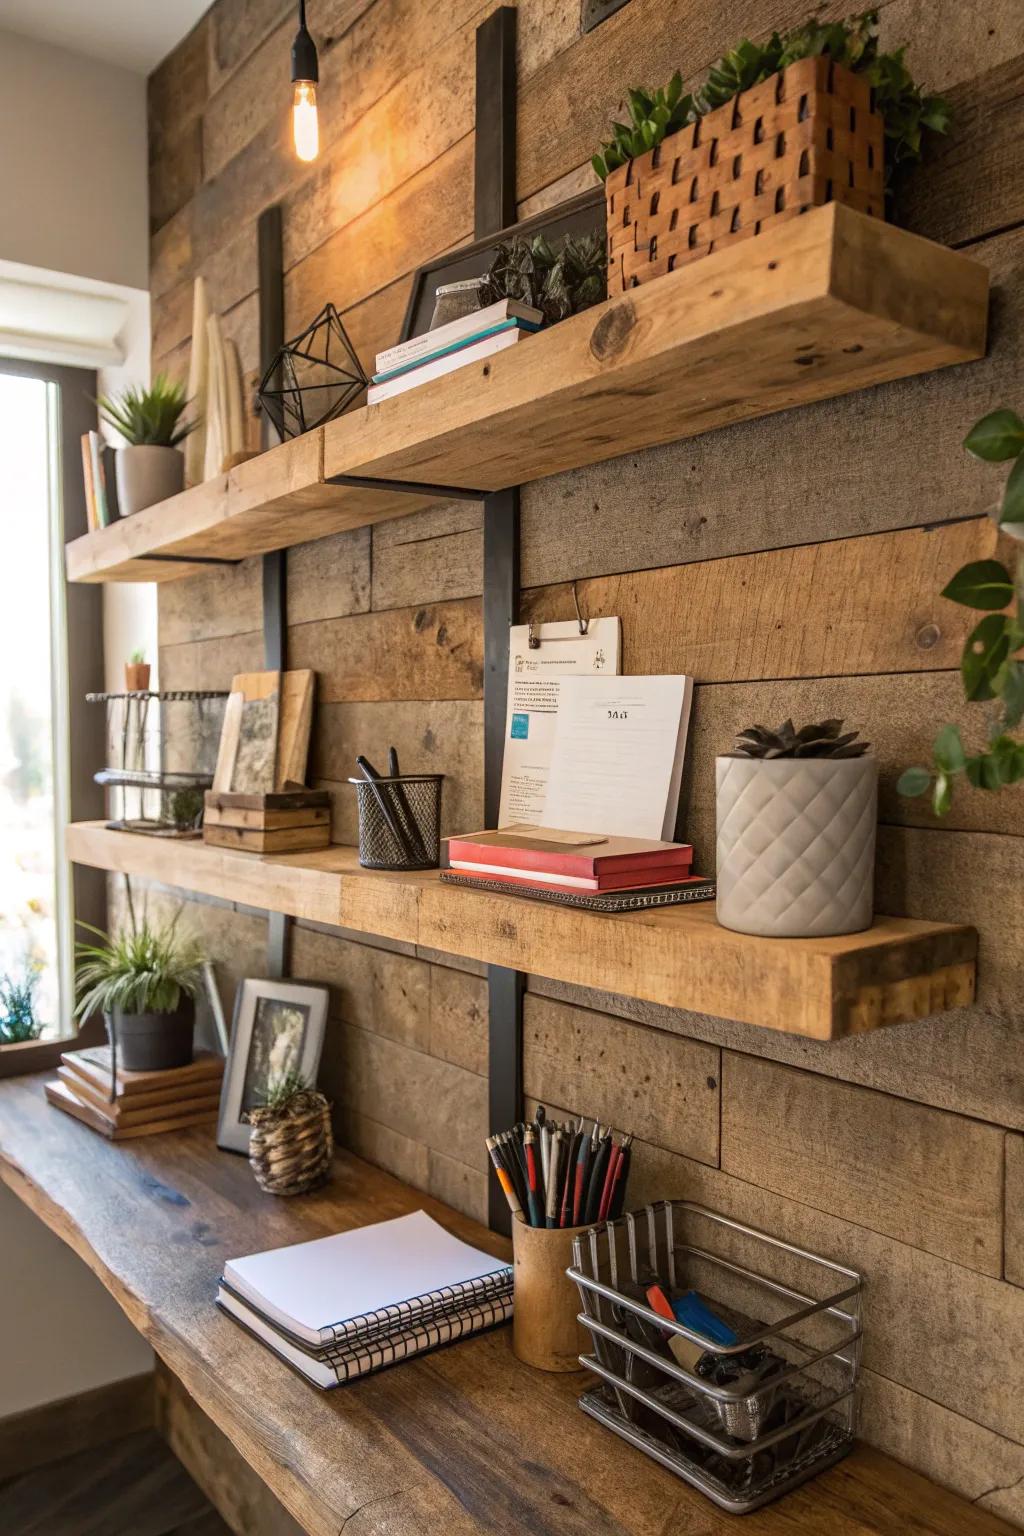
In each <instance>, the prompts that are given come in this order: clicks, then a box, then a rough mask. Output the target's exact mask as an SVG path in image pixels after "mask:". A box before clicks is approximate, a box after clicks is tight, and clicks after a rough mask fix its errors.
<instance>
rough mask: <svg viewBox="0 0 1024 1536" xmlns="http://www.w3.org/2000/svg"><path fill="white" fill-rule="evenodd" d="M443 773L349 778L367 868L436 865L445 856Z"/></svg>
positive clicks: (362, 859)
mask: <svg viewBox="0 0 1024 1536" xmlns="http://www.w3.org/2000/svg"><path fill="white" fill-rule="evenodd" d="M443 781H444V774H443V773H402V774H399V775H398V776H397V777H394V778H385V777H381V778H379V779H349V783H350V784H354V785H355V787H356V801H357V804H358V807H359V862H360V864H361V865H362V866H363V868H364V869H436V868H437V866H438V865H439V863H440V862H441V785H442V783H443Z"/></svg>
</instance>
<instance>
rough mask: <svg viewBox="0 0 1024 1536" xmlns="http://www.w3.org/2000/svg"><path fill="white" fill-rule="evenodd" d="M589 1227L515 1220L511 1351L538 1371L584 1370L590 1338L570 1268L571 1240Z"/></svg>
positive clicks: (520, 1218) (513, 1224)
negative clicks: (582, 1321) (536, 1224)
mask: <svg viewBox="0 0 1024 1536" xmlns="http://www.w3.org/2000/svg"><path fill="white" fill-rule="evenodd" d="M589 1230H590V1228H589V1227H531V1226H529V1225H528V1224H527V1223H526V1222H525V1221H523V1219H522V1217H521V1216H514V1217H513V1219H512V1255H513V1263H514V1265H515V1307H514V1310H513V1313H512V1352H513V1354H514V1355H515V1357H516V1359H517V1360H521V1361H522V1362H523V1364H524V1365H532V1366H533V1367H534V1368H535V1369H536V1370H538V1371H563V1372H564V1371H581V1370H582V1369H583V1367H582V1366H581V1365H580V1355H582V1354H586V1353H587V1351H588V1350H589V1348H590V1343H589V1337H588V1335H587V1333H586V1332H585V1331H584V1329H583V1327H582V1326H581V1324H580V1323H578V1322H577V1321H576V1318H577V1316H578V1314H579V1310H580V1293H579V1291H578V1289H577V1287H576V1284H575V1281H573V1280H570V1279H569V1276H568V1275H567V1274H566V1270H567V1269H568V1268H569V1266H570V1264H571V1263H572V1261H573V1260H572V1245H573V1239H574V1238H576V1237H578V1236H579V1234H580V1233H581V1232H589Z"/></svg>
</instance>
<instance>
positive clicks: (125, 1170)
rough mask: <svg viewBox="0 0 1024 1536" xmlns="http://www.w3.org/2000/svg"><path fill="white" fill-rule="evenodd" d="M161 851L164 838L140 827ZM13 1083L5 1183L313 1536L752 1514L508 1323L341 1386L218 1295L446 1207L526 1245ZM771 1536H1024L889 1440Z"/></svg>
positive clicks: (708, 1522)
mask: <svg viewBox="0 0 1024 1536" xmlns="http://www.w3.org/2000/svg"><path fill="white" fill-rule="evenodd" d="M139 841H142V839H139ZM43 1081H44V1079H42V1078H38V1077H23V1078H14V1079H11V1080H10V1081H8V1082H5V1083H0V1181H2V1182H3V1183H5V1184H7V1185H8V1186H9V1187H10V1189H11V1190H13V1192H14V1193H15V1194H16V1195H17V1196H18V1197H19V1198H20V1199H21V1200H23V1201H24V1202H25V1204H26V1205H27V1206H29V1207H30V1208H31V1209H32V1210H33V1211H35V1213H36V1214H37V1215H38V1216H39V1217H41V1219H42V1220H43V1221H44V1222H45V1223H46V1225H47V1226H48V1227H50V1229H51V1230H52V1231H54V1232H55V1233H56V1234H57V1236H58V1237H60V1238H62V1239H63V1241H64V1242H66V1243H67V1244H69V1246H70V1247H71V1248H72V1249H74V1251H75V1252H76V1253H77V1254H79V1256H80V1257H81V1258H82V1259H84V1261H85V1263H86V1264H88V1266H89V1268H90V1269H92V1270H93V1272H94V1273H95V1274H96V1275H98V1276H99V1278H100V1280H101V1281H102V1283H103V1284H104V1285H105V1286H106V1288H107V1290H108V1291H110V1292H111V1294H112V1295H113V1297H114V1298H115V1300H116V1301H117V1302H118V1304H119V1305H120V1306H121V1308H122V1310H123V1311H124V1312H125V1313H126V1314H127V1316H128V1318H129V1320H130V1321H131V1322H132V1323H133V1324H134V1325H135V1327H136V1328H138V1329H139V1330H140V1331H141V1332H142V1333H143V1334H144V1335H145V1336H146V1338H147V1339H148V1340H149V1341H150V1343H151V1344H152V1345H153V1348H154V1349H155V1350H156V1352H157V1354H158V1355H159V1356H160V1359H161V1360H162V1362H163V1363H164V1365H165V1366H166V1368H167V1369H168V1370H169V1371H170V1372H171V1373H172V1374H173V1375H174V1376H175V1377H177V1378H178V1380H179V1381H180V1382H181V1383H182V1385H183V1387H184V1389H185V1391H186V1392H187V1393H188V1395H189V1396H190V1397H191V1398H192V1400H193V1401H194V1402H195V1404H196V1405H197V1406H198V1408H199V1409H200V1410H201V1411H202V1412H203V1413H204V1414H206V1415H207V1416H208V1418H210V1419H212V1420H213V1422H214V1423H215V1424H216V1425H217V1427H218V1428H219V1429H221V1430H222V1431H223V1432H224V1434H225V1435H226V1436H227V1437H228V1439H229V1440H230V1441H231V1443H232V1444H233V1445H234V1447H235V1449H236V1450H237V1451H238V1452H239V1453H240V1454H241V1455H242V1456H243V1457H244V1458H245V1460H246V1461H247V1462H248V1464H249V1465H250V1466H251V1467H252V1468H253V1469H254V1471H255V1472H256V1473H257V1474H258V1476H259V1477H260V1478H261V1479H262V1480H263V1482H264V1483H265V1484H266V1486H267V1487H268V1488H269V1489H270V1491H271V1492H272V1493H273V1494H274V1496H275V1497H276V1498H277V1499H278V1500H280V1502H281V1503H282V1504H283V1505H284V1506H285V1508H286V1509H287V1510H288V1511H289V1512H290V1513H291V1514H292V1515H293V1516H294V1517H295V1519H296V1520H297V1521H298V1523H299V1525H300V1526H301V1528H302V1530H304V1531H307V1532H309V1533H310V1536H337V1533H338V1532H339V1531H340V1530H342V1529H343V1528H345V1529H348V1525H347V1522H348V1521H351V1522H352V1523H351V1530H352V1532H353V1533H358V1536H423V1533H424V1532H427V1531H431V1532H435V1531H436V1532H446V1533H451V1536H478V1533H479V1536H484V1533H486V1532H491V1533H493V1532H496V1531H509V1532H512V1531H536V1532H545V1533H547V1536H576V1533H579V1532H581V1531H584V1530H586V1531H587V1532H590V1533H592V1536H650V1533H651V1532H655V1531H665V1532H669V1531H670V1532H671V1533H672V1536H728V1533H729V1532H731V1531H733V1530H735V1529H738V1527H737V1525H736V1521H735V1519H734V1518H732V1517H730V1516H728V1515H723V1514H721V1513H719V1512H718V1511H717V1510H715V1509H714V1508H713V1506H712V1505H711V1504H709V1503H708V1502H707V1500H706V1499H704V1498H703V1497H702V1496H701V1495H700V1494H699V1493H697V1492H695V1491H694V1490H693V1489H691V1488H688V1487H687V1486H686V1485H685V1484H684V1483H682V1482H680V1481H679V1479H678V1478H676V1477H674V1476H673V1475H672V1474H671V1473H670V1472H667V1471H665V1470H664V1469H663V1468H662V1467H659V1466H657V1465H655V1464H654V1463H653V1462H650V1461H648V1460H647V1459H646V1458H645V1457H643V1456H642V1455H641V1454H640V1453H639V1452H638V1451H634V1450H633V1449H632V1448H631V1447H630V1446H628V1445H626V1444H625V1443H624V1442H623V1441H621V1440H619V1439H617V1438H616V1437H615V1436H614V1435H611V1434H609V1433H608V1432H607V1431H605V1430H603V1429H602V1428H601V1427H600V1426H599V1425H597V1424H595V1423H593V1422H592V1421H591V1420H590V1419H588V1418H586V1417H585V1416H584V1414H582V1413H581V1412H580V1410H579V1409H578V1408H577V1406H576V1397H577V1395H578V1394H579V1392H580V1391H581V1390H583V1389H584V1387H585V1386H587V1385H589V1384H590V1378H589V1377H585V1376H582V1375H580V1376H557V1375H546V1374H544V1373H543V1372H540V1371H534V1370H531V1369H530V1368H529V1367H527V1366H525V1365H521V1364H520V1363H519V1362H518V1361H517V1360H516V1359H515V1357H514V1356H513V1354H512V1348H511V1333H510V1329H508V1328H500V1329H497V1330H496V1331H494V1332H491V1333H488V1334H482V1335H480V1336H479V1337H477V1338H474V1339H467V1340H464V1341H463V1342H462V1343H460V1344H457V1345H454V1346H452V1347H451V1348H450V1349H442V1350H438V1351H435V1352H434V1353H432V1354H429V1355H426V1356H424V1357H422V1358H421V1359H418V1360H408V1361H405V1362H404V1363H403V1364H401V1365H397V1366H395V1367H393V1368H392V1369H390V1370H386V1371H382V1372H380V1373H378V1374H377V1375H374V1376H368V1377H366V1378H365V1379H364V1380H362V1381H358V1382H354V1383H352V1384H351V1385H349V1386H346V1387H340V1388H338V1389H337V1390H336V1391H333V1392H319V1391H317V1390H316V1389H315V1388H313V1387H311V1386H309V1384H308V1383H307V1382H305V1381H303V1380H302V1379H301V1378H300V1377H299V1376H297V1375H296V1374H294V1373H293V1372H292V1371H291V1370H290V1369H289V1368H288V1367H287V1366H286V1365H284V1364H282V1363H281V1362H280V1361H278V1360H276V1359H275V1358H274V1357H273V1356H272V1355H271V1354H270V1353H269V1352H268V1351H267V1350H266V1349H264V1348H263V1346H262V1345H260V1344H258V1343H256V1342H255V1340H253V1339H251V1338H250V1337H249V1336H248V1334H246V1333H243V1331H242V1330H241V1329H240V1328H239V1327H237V1325H236V1324H234V1323H232V1322H231V1321H230V1319H228V1318H226V1317H224V1316H222V1315H221V1314H220V1313H219V1312H218V1311H217V1309H216V1307H215V1305H214V1300H213V1298H214V1295H215V1293H216V1288H217V1280H218V1277H219V1276H220V1274H221V1273H222V1271H223V1267H224V1262H225V1260H226V1259H228V1258H232V1257H237V1256H238V1255H239V1254H243V1253H253V1252H258V1251H259V1250H260V1249H263V1248H276V1247H279V1246H281V1245H283V1244H286V1243H296V1242H302V1241H303V1240H305V1239H307V1238H315V1237H323V1236H324V1235H325V1234H326V1233H328V1232H340V1231H344V1230H345V1229H346V1228H349V1227H354V1226H363V1225H365V1224H367V1223H368V1222H373V1221H383V1220H386V1219H388V1218H389V1217H393V1216H400V1215H404V1214H405V1213H406V1212H407V1211H412V1210H417V1209H425V1210H427V1211H429V1212H430V1214H431V1215H433V1216H434V1217H436V1218H437V1219H438V1220H439V1221H441V1222H442V1223H443V1225H444V1226H446V1227H448V1229H449V1230H450V1231H452V1232H455V1233H456V1234H457V1235H458V1236H459V1237H461V1238H463V1239H465V1240H466V1241H467V1242H471V1243H475V1244H477V1245H479V1246H480V1247H483V1248H485V1249H487V1250H488V1251H490V1252H491V1253H494V1254H496V1255H498V1256H500V1257H505V1256H507V1254H508V1244H507V1243H505V1241H504V1239H502V1238H498V1237H496V1236H495V1235H494V1234H493V1233H490V1232H487V1231H485V1230H484V1229H483V1228H482V1227H479V1226H477V1224H476V1223H475V1222H472V1221H470V1220H469V1219H468V1218H467V1217H464V1216H460V1215H458V1214H457V1212H455V1211H453V1210H450V1209H449V1208H448V1207H446V1206H443V1205H440V1204H439V1203H438V1202H437V1201H436V1200H432V1199H430V1198H429V1197H428V1196H425V1195H422V1194H419V1193H418V1192H417V1191H416V1190H414V1189H411V1188H409V1187H408V1186H407V1185H405V1184H400V1183H399V1182H398V1180H397V1179H393V1178H391V1177H390V1176H389V1175H388V1174H386V1173H382V1172H381V1171H380V1170H379V1169H377V1168H372V1167H370V1165H369V1164H367V1163H364V1162H361V1161H360V1160H359V1159H358V1158H355V1157H352V1156H349V1155H347V1154H345V1155H343V1156H341V1157H339V1159H338V1160H337V1163H336V1166H335V1175H334V1179H333V1181H332V1182H331V1183H330V1184H328V1185H327V1186H326V1187H325V1188H324V1189H323V1190H321V1191H319V1192H317V1193H316V1194H312V1195H307V1196H303V1197H302V1198H301V1199H298V1200H275V1199H274V1198H273V1197H272V1196H269V1195H264V1194H262V1193H261V1192H260V1190H259V1189H258V1188H257V1186H256V1183H255V1181H254V1179H253V1177H252V1173H251V1172H250V1169H249V1166H248V1164H247V1162H246V1161H245V1159H244V1158H241V1157H236V1156H233V1155H232V1154H231V1153H227V1152H218V1151H217V1150H216V1149H215V1147H214V1146H213V1138H212V1133H211V1132H209V1131H202V1130H190V1131H178V1132H171V1133H168V1134H166V1135H163V1136H154V1137H152V1138H151V1139H149V1140H146V1141H139V1142H122V1143H119V1144H117V1145H115V1144H113V1143H111V1142H108V1141H105V1140H104V1139H103V1138H102V1137H100V1136H96V1135H94V1134H93V1133H92V1132H91V1131H89V1130H87V1129H86V1128H85V1126H82V1125H79V1124H78V1123H77V1122H76V1121H74V1120H71V1119H69V1118H68V1117H67V1116H66V1115H63V1114H61V1113H60V1111H59V1110H55V1109H51V1108H50V1107H49V1106H48V1105H47V1104H46V1102H45V1100H44V1098H43V1091H42V1083H43ZM742 1529H743V1530H744V1531H745V1532H746V1531H749V1533H750V1536H825V1533H833V1532H834V1533H838V1532H839V1531H840V1530H841V1531H842V1533H843V1536H905V1533H907V1532H909V1531H911V1530H912V1531H915V1532H916V1533H917V1536H952V1533H954V1532H956V1536H1013V1532H1012V1528H1011V1527H1010V1526H1008V1525H1007V1524H1006V1523H1005V1522H1004V1521H1002V1520H1000V1519H999V1518H998V1517H996V1516H995V1515H991V1514H988V1513H987V1512H986V1511H984V1510H981V1509H978V1508H976V1507H975V1506H974V1505H971V1504H967V1503H965V1502H963V1501H962V1500H960V1499H958V1498H957V1497H956V1496H955V1495H954V1494H951V1493H947V1492H946V1491H945V1490H944V1489H941V1488H937V1487H936V1486H935V1485H934V1484H933V1483H930V1482H928V1481H927V1480H926V1479H925V1478H923V1477H921V1476H919V1475H918V1474H917V1473H914V1472H911V1471H909V1470H908V1469H907V1468H906V1467H902V1466H900V1465H899V1464H898V1463H897V1462H895V1461H892V1460H891V1459H890V1458H889V1457H888V1456H884V1455H882V1454H881V1453H880V1452H878V1451H874V1450H871V1449H869V1448H868V1447H867V1446H858V1447H856V1448H855V1449H854V1451H853V1452H852V1453H851V1455H850V1456H848V1457H847V1459H846V1460H845V1461H843V1462H841V1463H840V1464H839V1465H838V1466H836V1467H833V1468H832V1469H831V1470H830V1471H828V1472H825V1473H824V1474H822V1476H820V1477H819V1478H816V1479H815V1480H814V1481H813V1482H811V1483H808V1484H807V1485H806V1487H804V1488H801V1489H800V1490H799V1491H798V1492H797V1493H795V1494H793V1495H792V1496H791V1497H790V1498H788V1499H786V1500H783V1502H782V1503H781V1504H778V1505H773V1506H770V1507H769V1508H767V1509H763V1510H761V1511H759V1512H758V1513H756V1514H754V1515H750V1516H747V1517H746V1519H745V1521H744V1524H743V1527H742Z"/></svg>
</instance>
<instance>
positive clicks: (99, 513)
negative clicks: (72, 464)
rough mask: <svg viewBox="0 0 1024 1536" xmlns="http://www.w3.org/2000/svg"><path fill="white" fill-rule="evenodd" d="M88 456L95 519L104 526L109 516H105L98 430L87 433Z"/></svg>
mask: <svg viewBox="0 0 1024 1536" xmlns="http://www.w3.org/2000/svg"><path fill="white" fill-rule="evenodd" d="M89 456H90V458H91V459H92V484H93V495H94V496H95V499H96V521H97V522H98V523H99V526H100V527H101V528H106V527H107V524H108V522H109V518H108V517H107V498H106V494H105V491H104V486H103V461H102V460H101V458H100V435H99V433H98V432H90V433H89Z"/></svg>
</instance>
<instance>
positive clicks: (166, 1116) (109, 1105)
mask: <svg viewBox="0 0 1024 1536" xmlns="http://www.w3.org/2000/svg"><path fill="white" fill-rule="evenodd" d="M223 1075H224V1059H223V1057H221V1056H216V1055H214V1054H213V1052H212V1051H197V1052H196V1056H195V1060H194V1061H192V1062H190V1063H189V1065H188V1066H187V1067H174V1068H172V1069H170V1070H168V1071H164V1072H124V1071H122V1070H120V1069H118V1073H117V1081H116V1084H115V1094H114V1099H113V1101H111V1098H110V1049H109V1047H108V1046H105V1045H104V1046H97V1047H95V1049H91V1050H87V1051H65V1052H64V1054H63V1056H62V1057H61V1065H60V1067H59V1068H58V1069H57V1077H56V1079H55V1080H54V1081H53V1082H51V1083H47V1084H46V1097H47V1098H48V1099H49V1101H50V1103H51V1104H53V1105H55V1106H56V1107H57V1108H58V1109H62V1110H64V1112H65V1114H69V1115H73V1116H74V1118H75V1119H76V1120H81V1121H82V1123H83V1124H84V1125H88V1126H90V1127H91V1128H92V1129H93V1130H94V1131H99V1132H100V1134H101V1135H102V1136H107V1137H109V1138H110V1140H111V1141H125V1140H127V1139H128V1138H130V1137H137V1136H156V1135H157V1134H158V1133H159V1132H161V1131H175V1130H179V1129H181V1128H182V1127H183V1126H188V1125H214V1124H215V1123H216V1120H217V1113H218V1109H219V1106H220V1084H221V1078H222V1077H223Z"/></svg>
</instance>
